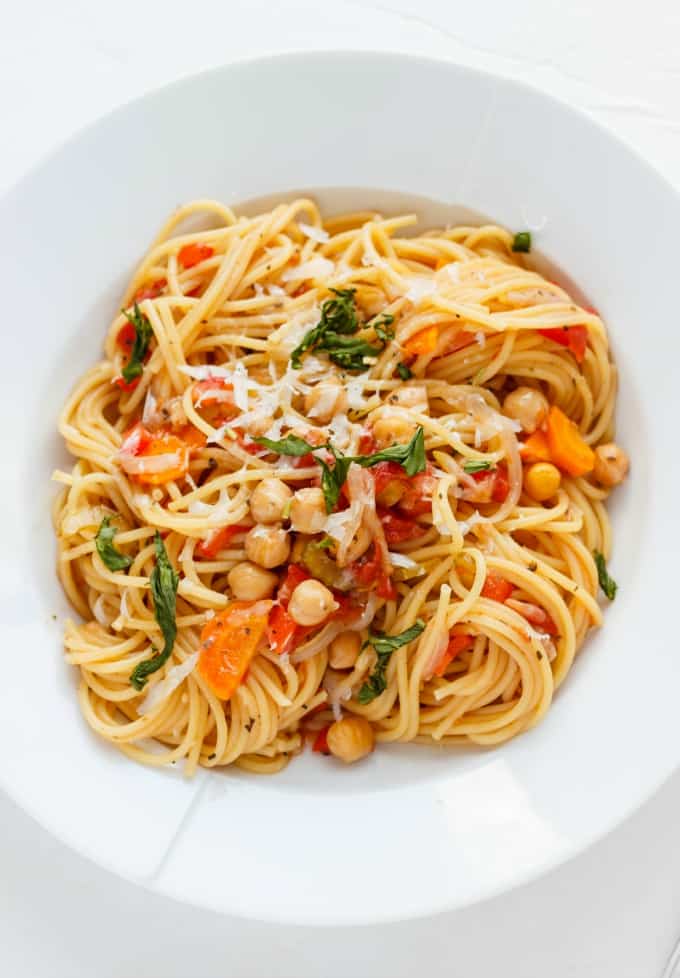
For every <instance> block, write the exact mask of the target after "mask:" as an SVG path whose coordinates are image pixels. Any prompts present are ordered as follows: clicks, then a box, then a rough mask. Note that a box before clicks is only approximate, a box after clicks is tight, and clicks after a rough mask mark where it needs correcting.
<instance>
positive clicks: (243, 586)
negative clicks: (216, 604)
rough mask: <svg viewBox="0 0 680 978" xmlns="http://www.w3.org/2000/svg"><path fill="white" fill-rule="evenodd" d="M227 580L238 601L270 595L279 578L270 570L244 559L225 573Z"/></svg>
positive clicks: (257, 599) (256, 599)
mask: <svg viewBox="0 0 680 978" xmlns="http://www.w3.org/2000/svg"><path fill="white" fill-rule="evenodd" d="M227 581H228V582H229V587H230V588H231V590H232V593H233V595H234V597H235V598H236V599H237V600H238V601H260V600H261V599H262V598H269V597H271V595H272V594H273V592H274V588H275V587H276V585H277V584H278V581H279V579H278V577H277V576H276V574H272V572H271V571H268V570H263V568H262V567H258V566H257V564H251V563H250V561H249V560H244V561H243V563H241V564H236V566H235V567H232V569H231V570H230V571H229V573H228V574H227Z"/></svg>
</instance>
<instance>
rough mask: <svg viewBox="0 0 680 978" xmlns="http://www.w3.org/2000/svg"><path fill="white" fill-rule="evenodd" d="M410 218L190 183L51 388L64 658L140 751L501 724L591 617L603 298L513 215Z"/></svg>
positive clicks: (257, 761)
mask: <svg viewBox="0 0 680 978" xmlns="http://www.w3.org/2000/svg"><path fill="white" fill-rule="evenodd" d="M197 219H201V220H202V221H203V228H202V229H201V230H196V221H197ZM415 223H416V219H415V217H413V216H411V215H406V216H400V217H392V218H384V217H382V216H381V215H379V214H377V213H376V214H369V213H361V214H347V215H343V216H340V217H333V218H329V219H327V220H325V221H324V220H322V217H321V215H320V213H319V211H318V209H317V207H316V205H315V204H314V202H313V201H311V200H297V201H295V202H293V203H282V204H280V205H279V206H277V207H275V208H274V209H273V210H271V211H268V212H267V213H263V214H259V215H257V216H255V217H242V216H239V217H237V216H236V215H234V214H233V213H232V211H231V210H229V208H227V207H224V206H223V205H221V204H219V203H216V202H212V201H197V202H195V203H192V204H189V205H187V206H185V207H183V208H181V209H180V210H179V211H178V212H177V213H176V214H174V215H173V217H172V218H171V219H170V220H169V222H168V223H167V224H166V226H165V227H164V228H163V230H162V231H161V233H160V234H159V236H158V237H157V239H156V240H155V242H154V243H153V245H152V246H151V248H150V250H149V252H148V254H147V255H146V256H145V258H144V259H143V261H142V263H141V264H140V266H139V267H138V269H137V270H136V272H135V274H134V275H133V277H132V280H131V282H130V285H129V287H128V289H127V291H126V293H125V295H124V296H123V299H122V307H123V311H121V313H120V314H119V315H117V316H116V317H115V319H114V321H113V322H112V324H111V326H110V329H109V332H108V334H107V337H106V342H105V357H104V359H103V360H102V361H101V362H100V363H98V364H96V365H95V366H94V367H92V369H91V370H89V371H88V372H87V373H86V374H85V376H84V377H83V378H82V379H81V380H80V381H79V383H78V384H77V386H76V388H75V390H74V391H73V393H72V395H71V396H70V398H69V399H68V401H67V403H66V405H65V406H64V409H63V411H62V414H61V417H60V421H59V427H60V431H61V433H62V435H63V437H64V439H65V441H66V444H67V446H68V448H69V450H70V452H71V453H72V454H73V455H74V456H75V459H76V461H75V464H74V466H73V469H72V470H71V471H70V472H68V473H67V472H58V473H56V475H55V478H56V479H57V481H59V482H60V483H61V484H62V491H61V494H60V495H59V497H58V499H57V500H56V502H55V507H54V524H55V530H56V535H57V539H58V548H59V561H58V569H59V575H60V579H61V581H62V584H63V587H64V590H65V592H66V594H67V595H68V597H69V599H70V601H71V603H72V605H73V607H74V609H75V611H76V612H77V613H78V615H79V617H80V619H81V621H79V622H75V621H69V622H68V623H67V626H66V633H65V647H66V659H67V661H68V662H69V663H71V664H72V665H73V666H75V667H77V668H78V670H79V673H80V685H79V692H78V697H79V701H80V706H81V708H82V711H83V713H84V715H85V717H86V719H87V721H88V723H89V724H90V726H91V727H92V729H93V730H94V731H95V732H96V733H97V734H99V735H100V736H101V737H103V738H105V739H106V740H108V741H110V742H112V743H113V744H115V745H116V746H117V747H119V748H120V750H121V751H123V752H125V753H126V754H128V755H129V756H130V757H132V758H133V759H135V760H138V761H142V762H145V763H147V764H153V765H167V764H172V763H175V762H177V761H180V760H183V762H184V765H185V770H186V771H187V772H188V773H191V772H192V771H194V770H195V769H196V767H197V765H203V766H206V767H214V766H223V765H228V764H232V763H234V764H237V765H239V766H241V767H244V768H247V769H249V770H252V771H257V772H273V771H277V770H279V769H281V768H282V767H283V766H285V765H286V764H287V763H288V761H289V759H290V758H291V757H292V756H294V755H295V754H297V753H299V752H300V751H301V750H302V748H303V745H304V742H305V739H306V738H307V737H311V738H312V739H313V742H314V745H315V749H317V750H322V751H328V750H330V751H331V752H332V753H334V754H336V755H337V756H338V757H340V758H342V759H344V760H348V761H349V760H356V759H358V758H359V757H361V756H364V755H365V754H366V753H367V752H369V751H370V750H371V749H372V747H373V744H374V741H378V742H391V741H398V742H404V741H413V740H415V741H418V742H429V743H432V742H438V743H446V744H458V743H468V742H472V743H476V744H487V745H492V744H500V743H502V742H504V741H506V740H508V739H510V738H511V737H513V736H515V735H516V734H519V733H521V732H523V731H526V730H528V729H529V728H531V727H532V726H534V725H535V724H536V723H537V722H538V721H539V720H541V719H542V718H543V717H544V715H545V713H546V711H547V710H548V708H549V706H550V703H551V700H552V697H553V694H554V692H555V690H556V689H557V687H558V686H559V685H560V683H561V682H562V681H563V680H564V678H565V677H566V675H567V673H568V672H569V669H570V667H571V664H572V662H573V660H574V656H575V655H576V653H577V651H578V650H579V649H580V647H581V645H582V644H583V642H584V639H585V637H586V634H587V632H588V630H589V629H590V628H591V627H593V626H597V625H600V624H601V623H602V613H601V609H600V605H599V603H598V600H597V591H598V581H599V583H600V584H602V587H603V589H604V590H605V591H606V592H607V594H608V596H609V597H613V595H614V593H615V585H614V583H613V582H612V581H611V579H610V578H609V577H608V575H607V573H606V566H605V560H606V559H607V558H608V556H609V551H610V547H611V534H610V529H609V523H608V520H607V514H606V509H605V500H606V497H607V495H608V492H609V491H610V489H611V487H612V486H613V485H615V484H616V483H617V482H619V481H621V479H622V478H623V477H624V476H625V473H626V469H627V459H626V457H625V454H624V453H623V451H622V450H621V449H620V448H619V447H618V446H617V445H616V444H615V443H614V442H613V441H612V437H613V413H614V406H615V395H616V370H615V367H614V365H613V363H612V361H611V359H610V356H609V352H608V343H607V335H606V332H605V328H604V326H603V323H602V321H601V319H600V318H599V316H598V315H597V313H595V312H594V311H593V310H589V309H585V308H583V307H582V306H579V305H578V304H577V303H576V302H575V301H574V300H573V299H572V298H571V297H570V296H569V295H568V294H567V293H566V292H565V291H564V290H563V289H562V288H561V287H560V286H559V285H557V284H555V283H554V282H548V281H546V280H545V279H544V278H542V277H541V276H540V275H539V274H537V273H536V272H534V271H532V270H531V269H530V268H529V267H527V264H526V259H525V258H524V256H523V255H522V253H521V252H522V251H524V250H526V249H527V247H528V236H527V235H526V234H525V235H522V236H518V237H516V238H513V236H512V235H511V234H510V233H509V232H508V231H506V230H504V229H502V228H500V227H496V226H484V227H454V228H447V229H445V230H444V229H436V230H432V231H427V232H423V233H419V234H414V235H411V236H409V235H408V234H407V233H406V232H407V230H408V229H409V228H412V226H413V225H414V224H415ZM596 561H597V562H596ZM598 571H599V576H598ZM350 721H351V722H350ZM329 728H330V729H329ZM327 735H328V736H327Z"/></svg>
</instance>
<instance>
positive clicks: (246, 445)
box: [232, 428, 262, 455]
mask: <svg viewBox="0 0 680 978" xmlns="http://www.w3.org/2000/svg"><path fill="white" fill-rule="evenodd" d="M232 430H233V431H234V433H235V435H236V444H237V445H238V446H239V448H242V449H243V451H244V452H248V454H249V455H257V454H258V452H261V451H262V445H258V444H257V442H256V441H253V440H252V438H251V437H250V435H249V434H248V433H247V432H245V431H241V429H240V428H233V429H232Z"/></svg>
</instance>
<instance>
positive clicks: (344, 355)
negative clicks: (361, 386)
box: [316, 330, 385, 370]
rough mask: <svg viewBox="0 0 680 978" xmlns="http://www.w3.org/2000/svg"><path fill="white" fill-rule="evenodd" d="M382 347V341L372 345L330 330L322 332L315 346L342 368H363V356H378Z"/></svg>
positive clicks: (364, 366) (358, 338)
mask: <svg viewBox="0 0 680 978" xmlns="http://www.w3.org/2000/svg"><path fill="white" fill-rule="evenodd" d="M384 348H385V344H384V343H383V345H382V346H373V345H372V344H371V343H369V342H367V340H363V339H361V337H358V336H341V335H340V334H339V333H334V332H331V331H330V330H329V331H328V332H326V333H324V336H323V339H322V341H321V342H320V343H319V344H318V345H317V347H316V349H317V350H323V352H324V353H327V354H328V359H329V360H331V361H332V362H333V363H337V365H338V366H339V367H342V368H343V370H365V369H366V363H365V360H364V358H365V357H371V358H372V357H377V356H380V354H381V353H382V351H383V350H384Z"/></svg>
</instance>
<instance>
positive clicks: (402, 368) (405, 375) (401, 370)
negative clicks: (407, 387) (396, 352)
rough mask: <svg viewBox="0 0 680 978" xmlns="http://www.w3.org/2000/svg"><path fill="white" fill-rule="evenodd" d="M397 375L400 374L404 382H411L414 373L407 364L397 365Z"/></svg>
mask: <svg viewBox="0 0 680 978" xmlns="http://www.w3.org/2000/svg"><path fill="white" fill-rule="evenodd" d="M397 373H398V374H399V376H400V377H401V379H402V380H410V379H411V377H412V376H413V371H412V370H411V368H410V367H408V366H407V365H406V364H405V363H398V364H397Z"/></svg>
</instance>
